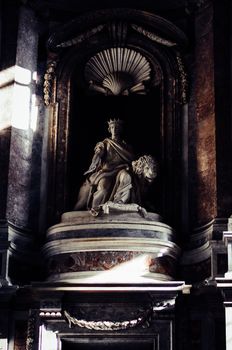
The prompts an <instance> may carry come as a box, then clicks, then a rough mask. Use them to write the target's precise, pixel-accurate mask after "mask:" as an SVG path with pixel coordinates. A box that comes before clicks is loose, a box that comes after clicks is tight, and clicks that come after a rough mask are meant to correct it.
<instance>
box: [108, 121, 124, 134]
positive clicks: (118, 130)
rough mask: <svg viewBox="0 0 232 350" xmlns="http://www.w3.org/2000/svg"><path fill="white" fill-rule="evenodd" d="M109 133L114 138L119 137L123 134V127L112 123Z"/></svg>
mask: <svg viewBox="0 0 232 350" xmlns="http://www.w3.org/2000/svg"><path fill="white" fill-rule="evenodd" d="M109 131H110V133H111V135H112V136H118V135H120V134H121V131H122V127H121V125H119V124H117V123H112V124H110V126H109Z"/></svg>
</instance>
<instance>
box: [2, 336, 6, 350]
mask: <svg viewBox="0 0 232 350" xmlns="http://www.w3.org/2000/svg"><path fill="white" fill-rule="evenodd" d="M0 350H7V339H6V338H2V339H0Z"/></svg>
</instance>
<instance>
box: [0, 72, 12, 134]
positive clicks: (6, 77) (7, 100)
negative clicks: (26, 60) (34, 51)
mask: <svg viewBox="0 0 232 350" xmlns="http://www.w3.org/2000/svg"><path fill="white" fill-rule="evenodd" d="M14 81H15V66H12V67H10V68H7V69H4V70H2V71H0V106H1V113H0V131H1V130H3V129H6V128H9V127H10V126H11V116H12V100H13V85H14Z"/></svg>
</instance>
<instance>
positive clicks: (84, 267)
mask: <svg viewBox="0 0 232 350" xmlns="http://www.w3.org/2000/svg"><path fill="white" fill-rule="evenodd" d="M174 239H175V235H174V232H173V229H172V228H171V227H170V226H168V225H166V224H165V223H163V222H162V219H161V217H160V216H159V215H158V214H155V213H148V215H147V217H146V218H143V217H141V215H140V214H139V213H112V214H109V215H107V214H102V215H100V216H98V217H93V216H92V215H91V214H90V213H89V212H87V211H79V212H67V213H64V214H63V215H62V218H61V222H60V223H59V224H57V225H55V226H52V227H50V228H49V230H48V232H47V241H46V244H45V246H44V255H45V259H46V262H47V271H48V281H51V282H70V283H73V282H78V283H137V282H138V283H147V282H157V281H171V280H173V279H174V278H175V270H176V263H177V259H178V255H179V253H180V249H179V247H178V246H177V245H176V244H175V243H174Z"/></svg>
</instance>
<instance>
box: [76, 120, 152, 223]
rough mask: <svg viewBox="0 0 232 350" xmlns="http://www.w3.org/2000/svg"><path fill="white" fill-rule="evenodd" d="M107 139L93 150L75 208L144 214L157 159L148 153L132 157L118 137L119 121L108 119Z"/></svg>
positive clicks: (130, 151)
mask: <svg viewBox="0 0 232 350" xmlns="http://www.w3.org/2000/svg"><path fill="white" fill-rule="evenodd" d="M108 124H109V132H110V133H111V137H110V138H106V139H105V140H103V141H102V142H99V143H97V145H96V146H95V153H94V156H93V159H92V163H91V165H90V167H89V169H88V170H87V171H86V172H85V175H87V178H86V181H85V182H84V184H83V185H82V186H81V188H80V191H79V195H78V200H77V203H76V205H75V207H74V210H82V209H84V210H86V209H89V210H90V211H91V213H92V214H93V215H95V216H97V215H98V214H99V213H100V212H104V213H109V210H110V209H113V210H118V211H130V212H139V213H140V214H141V215H142V216H145V215H146V209H145V208H144V207H143V206H145V202H144V198H145V193H146V191H147V189H148V188H149V185H150V184H151V183H152V182H153V180H154V179H155V177H156V176H157V162H156V160H155V159H154V158H153V157H152V156H150V155H144V156H141V157H140V158H138V159H137V160H135V159H134V155H133V152H132V150H131V147H130V146H128V145H127V144H126V143H125V141H123V140H122V139H121V133H122V125H123V122H122V121H121V120H115V119H114V120H110V121H109V122H108Z"/></svg>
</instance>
